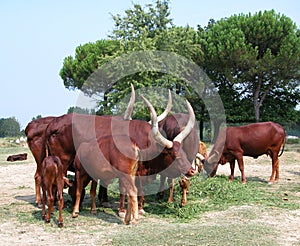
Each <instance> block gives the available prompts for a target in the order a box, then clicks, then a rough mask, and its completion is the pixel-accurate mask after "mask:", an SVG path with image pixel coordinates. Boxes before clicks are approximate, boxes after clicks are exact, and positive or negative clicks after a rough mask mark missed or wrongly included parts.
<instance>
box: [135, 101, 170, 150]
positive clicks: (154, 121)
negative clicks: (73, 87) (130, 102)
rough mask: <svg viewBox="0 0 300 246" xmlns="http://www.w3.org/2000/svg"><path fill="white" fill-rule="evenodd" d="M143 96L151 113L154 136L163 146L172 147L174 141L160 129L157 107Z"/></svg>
mask: <svg viewBox="0 0 300 246" xmlns="http://www.w3.org/2000/svg"><path fill="white" fill-rule="evenodd" d="M141 98H143V100H144V101H145V103H146V104H147V106H148V108H149V110H150V114H151V125H152V136H153V138H154V139H155V140H156V141H157V142H158V143H159V144H160V145H162V146H165V147H166V148H172V147H173V142H172V141H170V140H168V139H166V138H165V137H164V136H163V135H161V133H160V132H159V129H158V121H157V114H156V111H155V109H154V108H153V106H152V104H151V103H150V102H149V101H148V100H147V99H146V98H145V97H144V96H143V95H141Z"/></svg>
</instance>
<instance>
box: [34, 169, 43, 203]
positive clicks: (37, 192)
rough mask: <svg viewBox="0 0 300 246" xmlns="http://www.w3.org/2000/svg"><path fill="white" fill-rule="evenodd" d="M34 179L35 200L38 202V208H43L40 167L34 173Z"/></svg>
mask: <svg viewBox="0 0 300 246" xmlns="http://www.w3.org/2000/svg"><path fill="white" fill-rule="evenodd" d="M34 181H35V202H36V203H37V205H38V208H41V207H42V206H43V204H42V199H41V174H40V170H39V168H37V169H36V172H35V175H34Z"/></svg>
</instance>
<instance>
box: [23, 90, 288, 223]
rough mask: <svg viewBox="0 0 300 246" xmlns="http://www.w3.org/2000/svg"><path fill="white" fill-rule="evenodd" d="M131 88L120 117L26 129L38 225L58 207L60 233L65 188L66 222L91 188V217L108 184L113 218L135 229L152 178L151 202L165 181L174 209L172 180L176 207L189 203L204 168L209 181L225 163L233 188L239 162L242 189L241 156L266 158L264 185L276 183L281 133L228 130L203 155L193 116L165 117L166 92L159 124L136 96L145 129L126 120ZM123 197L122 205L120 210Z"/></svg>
mask: <svg viewBox="0 0 300 246" xmlns="http://www.w3.org/2000/svg"><path fill="white" fill-rule="evenodd" d="M131 88H132V93H131V99H130V101H129V104H128V107H127V110H126V111H125V114H124V116H123V117H121V116H95V115H83V114H76V113H71V114H65V115H62V116H59V117H45V118H40V119H37V120H33V121H32V122H30V123H29V124H28V125H27V127H26V129H25V133H26V136H27V143H28V146H29V148H30V150H31V152H32V154H33V156H34V158H35V161H36V164H37V168H36V172H35V175H34V179H35V190H36V202H37V205H38V207H40V208H42V218H43V219H45V221H46V222H49V221H50V215H51V212H53V209H54V206H53V205H54V202H55V200H57V202H58V207H59V219H58V226H59V227H61V226H63V218H62V208H63V204H64V201H63V195H62V194H63V188H64V187H65V188H66V187H68V189H69V191H68V193H69V195H70V196H71V198H72V201H73V212H72V217H74V218H75V217H77V216H78V214H79V209H80V205H81V202H82V199H83V198H84V194H85V187H86V186H87V184H89V183H90V182H91V183H92V184H91V189H90V195H91V212H92V213H96V187H97V183H98V180H100V188H99V192H98V198H99V201H100V202H101V203H103V204H105V203H107V202H108V199H107V187H108V185H109V184H110V182H111V180H112V179H114V178H118V180H119V191H120V203H119V216H120V217H123V218H124V223H125V224H130V223H131V224H137V222H138V217H139V214H143V213H145V211H144V209H143V205H144V202H145V197H144V193H143V185H145V184H146V183H149V182H152V181H154V180H155V179H156V175H158V174H159V175H160V179H161V185H160V188H159V190H158V193H157V197H158V198H162V197H163V192H164V184H165V180H166V179H168V183H169V185H170V192H169V199H168V201H169V202H172V201H173V188H174V178H177V177H179V176H181V175H182V176H183V177H182V179H181V180H180V182H179V183H180V187H181V188H182V200H181V205H182V206H183V205H185V204H186V202H187V200H186V194H187V191H188V188H189V179H190V177H192V176H194V175H195V174H196V173H197V170H198V172H200V171H201V170H202V167H204V170H205V171H206V172H207V174H208V175H210V176H214V175H215V174H216V171H217V167H218V164H225V163H226V162H230V167H231V175H230V180H232V179H233V173H234V163H235V160H237V161H238V165H239V168H240V171H241V176H242V182H243V183H245V182H246V178H245V175H244V163H243V156H245V155H247V156H252V157H254V158H257V157H258V156H260V155H262V154H267V155H269V156H270V157H271V158H272V175H271V177H270V183H273V182H274V179H275V181H278V179H279V160H278V156H280V154H281V153H282V151H283V149H284V143H285V132H284V130H283V128H282V127H281V126H280V125H278V124H276V123H272V122H265V123H254V124H250V125H247V126H241V127H228V128H226V129H224V130H223V131H221V134H220V135H219V138H218V140H217V141H216V143H215V145H214V147H213V149H212V150H211V152H210V154H209V155H207V154H206V147H205V144H204V143H203V142H200V141H199V138H198V136H197V130H196V125H195V114H194V111H193V108H192V106H191V105H190V103H189V102H188V101H186V107H187V110H188V114H185V113H176V114H171V115H170V114H169V112H170V109H171V106H172V97H171V93H170V92H169V101H168V105H167V107H166V110H165V111H164V112H163V114H161V115H159V116H157V114H156V111H155V109H154V107H153V106H152V104H151V103H150V102H149V101H148V100H147V99H146V98H145V97H143V96H141V97H142V99H143V101H144V102H145V104H146V105H147V107H148V109H149V111H150V117H151V122H146V121H143V120H132V119H131V113H132V110H133V104H134V101H135V91H134V88H133V86H131ZM282 146H283V147H282ZM281 148H282V149H281ZM280 149H281V153H280ZM194 164H195V165H194ZM202 164H203V165H202ZM196 166H198V169H197V170H196ZM67 171H72V172H74V173H75V176H74V177H75V178H74V180H69V179H68V178H67V177H66V175H67ZM41 191H42V194H41ZM126 196H127V200H128V201H127V208H126V210H125V206H124V204H125V197H126ZM46 203H47V205H48V212H47V213H46V209H45V205H46Z"/></svg>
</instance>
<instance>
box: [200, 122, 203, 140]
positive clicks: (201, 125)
mask: <svg viewBox="0 0 300 246" xmlns="http://www.w3.org/2000/svg"><path fill="white" fill-rule="evenodd" d="M203 130H204V122H203V120H200V121H199V137H200V140H201V141H203Z"/></svg>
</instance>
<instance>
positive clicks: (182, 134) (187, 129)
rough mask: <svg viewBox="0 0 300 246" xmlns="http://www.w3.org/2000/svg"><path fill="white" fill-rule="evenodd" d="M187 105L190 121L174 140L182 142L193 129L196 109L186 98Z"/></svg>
mask: <svg viewBox="0 0 300 246" xmlns="http://www.w3.org/2000/svg"><path fill="white" fill-rule="evenodd" d="M186 105H187V108H188V111H189V115H190V117H189V121H188V123H187V125H186V127H185V128H184V130H183V131H182V132H180V133H179V134H178V135H177V136H176V137H175V138H174V140H173V142H175V141H176V142H179V143H181V142H182V140H183V139H185V138H186V137H187V135H189V134H190V132H191V131H192V129H193V127H194V125H195V114H194V110H193V108H192V106H191V104H190V103H189V102H188V100H186Z"/></svg>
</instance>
